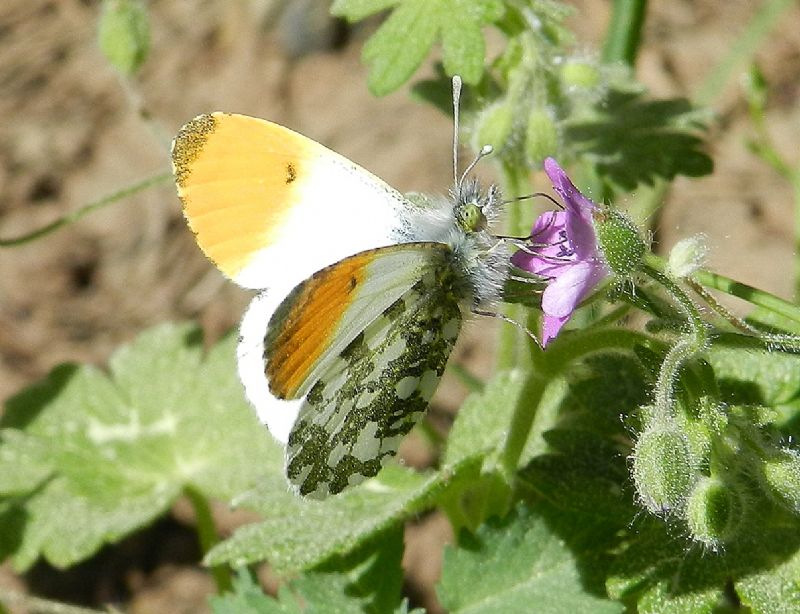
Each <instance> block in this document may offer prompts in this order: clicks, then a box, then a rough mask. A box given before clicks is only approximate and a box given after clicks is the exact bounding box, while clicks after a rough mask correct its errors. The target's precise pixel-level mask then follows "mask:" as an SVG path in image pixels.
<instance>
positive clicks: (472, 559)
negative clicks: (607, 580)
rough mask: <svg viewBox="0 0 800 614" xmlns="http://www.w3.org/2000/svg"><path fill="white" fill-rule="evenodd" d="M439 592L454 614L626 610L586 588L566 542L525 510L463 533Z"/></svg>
mask: <svg viewBox="0 0 800 614" xmlns="http://www.w3.org/2000/svg"><path fill="white" fill-rule="evenodd" d="M438 594H439V599H440V600H441V602H442V605H443V606H444V607H445V608H446V609H447V610H448V611H449V612H452V613H454V614H456V613H458V612H470V613H471V614H480V613H482V612H486V613H487V614H488V613H494V612H528V611H532V609H535V611H536V612H537V613H539V614H548V613H558V614H561V613H563V612H593V613H596V614H604V613H609V614H611V613H616V612H623V611H624V607H623V606H622V604H620V603H613V602H611V601H609V600H608V599H604V598H602V597H600V596H597V595H594V594H591V593H590V592H588V591H587V590H585V588H584V587H583V583H582V579H581V572H580V569H579V567H578V564H577V561H576V559H575V557H574V556H573V555H572V553H571V552H570V550H569V549H568V547H567V546H566V545H565V543H564V541H563V540H562V539H561V537H559V536H558V535H557V534H555V533H554V532H553V531H552V530H551V529H550V527H549V526H548V523H547V521H546V520H545V518H543V517H542V516H540V515H539V514H537V513H536V512H535V511H532V510H530V509H528V508H527V507H525V506H521V507H519V508H518V510H517V511H516V512H513V513H511V514H509V515H508V516H507V517H506V518H505V519H503V520H502V521H500V520H496V519H495V520H493V521H490V522H489V523H487V524H486V525H484V526H483V527H481V528H480V529H479V530H478V532H477V534H475V535H472V534H470V533H467V532H462V534H461V536H460V539H459V546H458V547H449V548H448V549H447V550H446V551H445V556H444V564H443V568H442V579H441V582H440V583H439V586H438Z"/></svg>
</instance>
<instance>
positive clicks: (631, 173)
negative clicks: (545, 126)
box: [564, 90, 713, 191]
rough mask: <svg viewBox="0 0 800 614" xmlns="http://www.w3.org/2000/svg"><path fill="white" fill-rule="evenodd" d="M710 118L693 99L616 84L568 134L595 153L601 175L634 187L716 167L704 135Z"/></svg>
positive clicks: (576, 144) (575, 143)
mask: <svg viewBox="0 0 800 614" xmlns="http://www.w3.org/2000/svg"><path fill="white" fill-rule="evenodd" d="M706 122H707V117H706V114H705V113H703V112H701V111H699V110H697V109H695V108H693V107H692V106H691V104H690V103H689V102H688V101H687V100H683V99H672V100H643V99H642V98H641V97H640V95H639V93H632V92H621V91H615V90H612V91H611V92H610V93H609V94H608V95H607V97H606V99H605V100H604V101H603V105H602V108H601V109H596V110H595V112H594V115H593V116H590V117H582V118H574V119H570V120H569V121H568V122H567V124H566V126H565V133H564V138H565V140H566V141H567V142H571V143H572V146H573V147H574V149H575V151H577V152H578V153H579V154H581V155H586V156H588V157H589V158H591V159H592V161H593V163H594V165H595V166H596V168H597V172H598V174H599V175H600V176H601V177H604V178H606V179H608V180H609V181H611V182H612V183H614V184H616V185H618V186H619V187H621V188H623V189H625V190H628V191H630V190H634V189H635V188H636V187H637V186H638V185H639V184H641V183H645V184H651V185H652V184H653V183H654V181H655V180H656V179H667V180H671V179H674V178H675V177H676V176H677V175H686V176H689V177H700V176H703V175H708V174H709V173H711V171H712V170H713V163H712V161H711V158H710V157H709V156H708V154H706V153H705V152H704V151H703V141H702V139H701V138H700V133H701V131H702V130H703V129H704V127H705V124H706Z"/></svg>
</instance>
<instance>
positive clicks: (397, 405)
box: [286, 248, 462, 498]
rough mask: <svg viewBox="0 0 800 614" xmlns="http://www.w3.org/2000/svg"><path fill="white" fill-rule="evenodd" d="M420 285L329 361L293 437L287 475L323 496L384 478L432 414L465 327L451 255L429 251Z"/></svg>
mask: <svg viewBox="0 0 800 614" xmlns="http://www.w3.org/2000/svg"><path fill="white" fill-rule="evenodd" d="M422 251H423V252H424V255H423V254H421V257H422V258H427V259H429V261H430V266H428V267H426V268H425V269H424V272H423V273H422V275H421V277H420V279H419V280H418V281H417V282H416V283H415V284H414V285H413V286H412V287H411V288H410V289H409V290H407V291H406V292H405V293H404V294H403V295H402V296H401V297H400V298H399V299H397V300H396V301H394V302H393V303H392V304H391V305H390V306H389V307H388V308H387V309H385V310H384V311H383V312H382V313H381V314H380V315H379V316H378V317H376V318H375V319H374V320H373V321H372V322H371V323H370V324H369V325H368V326H367V327H366V328H365V329H364V330H363V331H362V332H361V333H360V334H358V335H357V336H356V337H355V338H354V339H353V340H352V341H351V342H350V344H349V345H348V346H347V347H346V348H345V349H344V350H343V351H341V352H340V353H339V354H338V356H337V357H336V359H335V360H332V361H331V362H330V363H329V366H328V368H327V370H326V371H325V372H324V373H323V374H322V375H321V377H320V378H319V379H318V380H317V382H316V383H315V384H314V385H313V386H312V388H311V390H310V391H309V392H308V395H307V396H306V398H305V400H304V402H303V404H302V406H301V408H300V412H299V414H298V417H297V421H296V422H295V424H294V427H293V428H292V431H291V433H290V434H289V441H288V445H287V448H286V472H287V476H288V478H289V481H290V483H291V484H292V485H293V487H295V488H296V489H297V490H298V492H299V493H300V494H301V495H304V496H310V497H313V498H323V497H326V496H328V495H330V494H336V493H338V492H341V491H342V490H343V489H345V488H346V487H348V486H352V485H355V484H358V483H359V482H361V481H363V480H364V479H366V478H369V477H372V476H374V475H376V474H377V473H378V471H379V470H380V468H381V466H382V465H383V463H384V462H385V461H386V460H387V459H388V458H389V457H391V456H394V454H395V453H396V452H397V447H398V445H399V444H400V440H401V439H402V438H403V436H404V435H405V434H406V433H408V431H410V430H411V428H412V427H413V426H414V424H416V422H417V420H418V419H419V418H420V417H421V416H422V414H423V413H424V412H425V409H426V408H427V406H428V402H429V401H430V399H431V397H432V396H433V393H434V391H435V390H436V387H437V386H438V383H439V379H440V378H441V376H442V373H443V372H444V368H445V364H446V363H447V359H448V357H449V355H450V352H451V350H452V349H453V344H454V343H455V340H456V337H457V336H458V332H459V330H460V328H461V311H460V309H459V299H460V298H462V297H461V296H460V295H459V291H458V287H459V285H458V280H457V275H456V273H455V271H454V270H453V268H452V265H451V264H450V263H449V250H446V249H431V248H428V249H426V250H422Z"/></svg>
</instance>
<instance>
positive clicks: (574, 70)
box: [561, 60, 600, 89]
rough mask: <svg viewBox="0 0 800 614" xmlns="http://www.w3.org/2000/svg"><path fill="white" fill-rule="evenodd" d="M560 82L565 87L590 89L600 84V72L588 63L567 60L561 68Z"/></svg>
mask: <svg viewBox="0 0 800 614" xmlns="http://www.w3.org/2000/svg"><path fill="white" fill-rule="evenodd" d="M561 81H563V82H564V85H566V86H567V87H579V88H582V89H591V88H593V87H597V86H598V84H599V83H600V71H599V70H598V69H597V66H594V65H592V64H591V63H589V62H586V61H581V60H569V61H568V62H566V63H565V64H564V65H563V66H562V67H561Z"/></svg>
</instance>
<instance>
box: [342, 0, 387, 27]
mask: <svg viewBox="0 0 800 614" xmlns="http://www.w3.org/2000/svg"><path fill="white" fill-rule="evenodd" d="M401 1H402V0H334V2H333V4H332V5H331V14H332V15H335V16H336V17H343V18H344V19H347V21H350V22H354V21H361V20H362V19H364V18H366V17H369V16H370V15H374V14H375V13H380V12H381V11H385V10H386V9H388V8H390V7H393V6H397V5H398V4H399V3H400V2H401Z"/></svg>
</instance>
